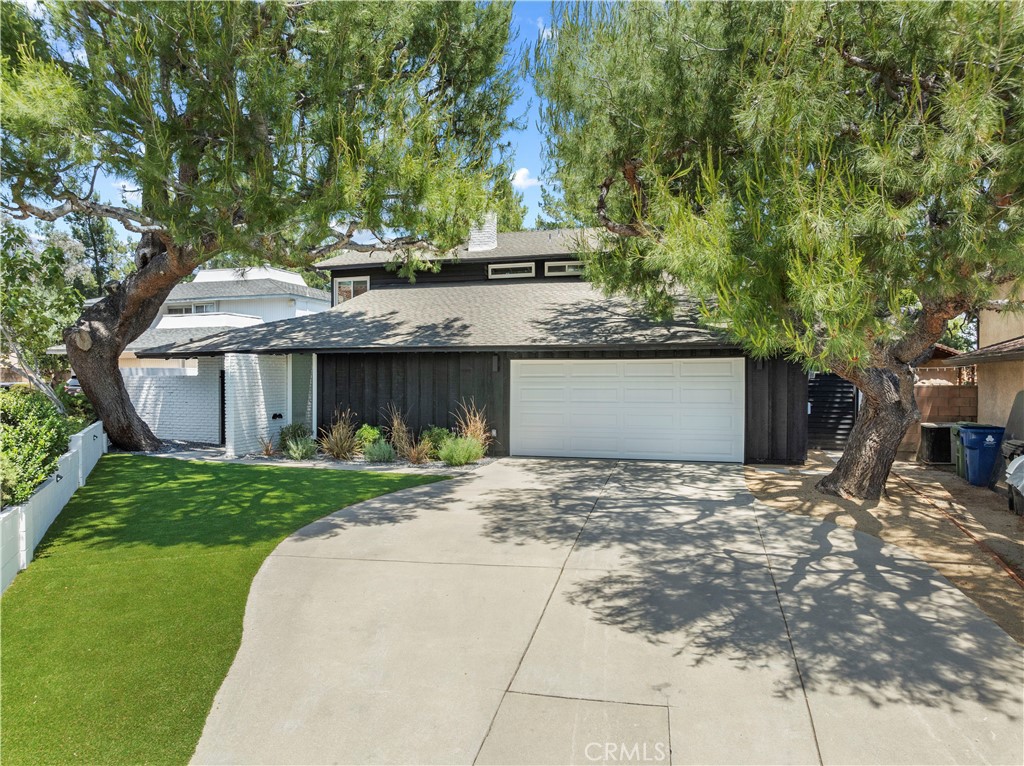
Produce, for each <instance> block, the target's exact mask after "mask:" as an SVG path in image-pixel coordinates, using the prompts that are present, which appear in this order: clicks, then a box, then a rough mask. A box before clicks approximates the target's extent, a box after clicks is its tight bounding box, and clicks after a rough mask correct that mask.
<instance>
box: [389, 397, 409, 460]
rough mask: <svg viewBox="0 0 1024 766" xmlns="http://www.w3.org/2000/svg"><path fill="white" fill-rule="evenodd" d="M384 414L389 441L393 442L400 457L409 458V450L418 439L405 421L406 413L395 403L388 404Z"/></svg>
mask: <svg viewBox="0 0 1024 766" xmlns="http://www.w3.org/2000/svg"><path fill="white" fill-rule="evenodd" d="M384 415H385V417H386V418H387V425H386V426H385V430H386V431H387V434H388V441H389V442H391V446H392V447H394V448H395V452H396V453H398V456H399V457H401V458H408V457H409V450H410V449H412V448H413V447H414V446H415V444H416V439H415V438H414V437H413V435H412V431H411V430H410V429H409V426H408V425H406V423H405V415H404V414H403V413H402V411H401V410H400V409H398V407H396V406H395V404H394V403H391V404H389V405H388V406H387V409H386V410H385V411H384Z"/></svg>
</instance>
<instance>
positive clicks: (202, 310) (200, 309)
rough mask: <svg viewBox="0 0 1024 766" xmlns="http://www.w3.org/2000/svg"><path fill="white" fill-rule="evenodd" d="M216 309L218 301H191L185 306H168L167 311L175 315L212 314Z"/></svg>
mask: <svg viewBox="0 0 1024 766" xmlns="http://www.w3.org/2000/svg"><path fill="white" fill-rule="evenodd" d="M216 310H217V304H216V303H191V304H186V305H184V306H168V307H167V313H168V314H171V315H173V316H181V315H182V314H212V313H214V312H215V311H216Z"/></svg>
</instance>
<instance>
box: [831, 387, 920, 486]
mask: <svg viewBox="0 0 1024 766" xmlns="http://www.w3.org/2000/svg"><path fill="white" fill-rule="evenodd" d="M851 377H856V378H857V380H855V381H852V382H854V383H855V384H856V385H857V386H858V388H860V390H861V392H862V393H863V394H864V405H863V407H862V408H861V410H860V413H859V414H858V416H857V421H856V423H854V426H853V431H852V432H851V433H850V438H849V441H847V443H846V449H845V450H844V451H843V455H842V457H841V458H839V463H838V464H837V465H836V467H835V469H834V470H833V471H832V473H830V474H829V475H828V476H826V477H824V478H823V479H822V480H821V481H819V482H818V485H817V487H818V489H819V490H821V491H822V492H825V493H827V494H830V495H839V496H840V497H845V498H856V499H862V500H871V501H876V500H878V499H879V498H880V497H881V496H882V493H883V492H884V491H885V483H886V481H888V479H889V472H890V471H891V470H892V464H893V463H894V462H895V461H896V451H897V450H898V449H899V446H900V443H901V442H902V441H903V437H904V436H905V435H906V433H907V429H908V428H910V426H911V425H913V424H914V422H915V421H917V420H918V419H919V417H920V413H919V411H918V409H917V402H916V401H915V400H914V379H913V373H912V372H911V371H910V370H909V369H908V370H906V371H902V372H894V371H892V370H886V369H878V368H872V369H868V370H865V371H863V372H862V373H861V374H859V375H856V376H851Z"/></svg>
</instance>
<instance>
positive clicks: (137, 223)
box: [3, 187, 165, 234]
mask: <svg viewBox="0 0 1024 766" xmlns="http://www.w3.org/2000/svg"><path fill="white" fill-rule="evenodd" d="M56 198H57V199H62V200H64V201H63V202H61V204H59V205H57V206H56V207H52V208H45V207H40V206H38V205H33V204H32V203H31V202H26V201H25V200H24V199H23V198H22V196H21V193H20V191H19V190H18V189H17V187H15V190H14V193H13V196H12V199H13V203H14V204H13V205H8V204H6V203H5V204H4V205H3V208H4V210H6V211H7V212H8V213H10V214H11V216H12V217H13V218H17V219H18V220H20V221H23V220H25V219H27V218H29V217H34V218H38V219H40V220H42V221H56V220H57V219H58V218H63V217H64V216H66V215H69V214H71V213H86V214H88V215H92V216H96V217H98V218H113V219H114V220H115V221H118V222H119V223H120V224H121V225H122V226H124V227H125V228H126V229H127V230H128V231H131V232H134V233H136V234H150V233H158V232H163V231H165V229H164V227H163V226H162V225H160V224H158V223H156V222H155V221H153V220H152V219H150V218H148V217H146V216H144V215H142V214H141V213H139V212H136V211H135V210H132V209H131V208H126V207H117V206H115V205H107V204H105V203H102V202H97V201H95V200H92V199H83V198H82V197H79V196H77V195H75V194H72V193H70V192H63V193H62V194H59V195H56Z"/></svg>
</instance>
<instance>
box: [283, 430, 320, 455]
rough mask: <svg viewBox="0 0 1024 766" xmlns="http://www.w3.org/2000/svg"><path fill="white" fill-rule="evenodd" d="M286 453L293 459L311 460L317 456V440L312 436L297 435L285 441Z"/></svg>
mask: <svg viewBox="0 0 1024 766" xmlns="http://www.w3.org/2000/svg"><path fill="white" fill-rule="evenodd" d="M283 449H284V454H286V455H287V456H288V457H290V458H291V459H292V460H309V459H310V458H312V457H315V456H316V442H315V441H314V440H313V437H312V436H296V437H293V438H291V439H289V440H287V441H285V442H284V447H283Z"/></svg>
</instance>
